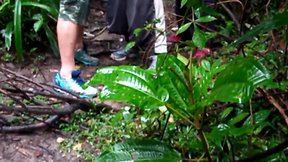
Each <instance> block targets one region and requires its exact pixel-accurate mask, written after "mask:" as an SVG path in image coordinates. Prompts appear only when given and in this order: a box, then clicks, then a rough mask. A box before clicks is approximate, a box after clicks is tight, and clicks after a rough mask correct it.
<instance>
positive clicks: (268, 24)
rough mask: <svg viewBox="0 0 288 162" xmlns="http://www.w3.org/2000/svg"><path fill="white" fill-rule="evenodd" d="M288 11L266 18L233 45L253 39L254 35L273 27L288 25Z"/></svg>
mask: <svg viewBox="0 0 288 162" xmlns="http://www.w3.org/2000/svg"><path fill="white" fill-rule="evenodd" d="M287 20H288V11H285V12H283V13H280V14H277V15H275V16H274V17H273V18H272V19H269V20H266V21H264V22H263V23H261V24H259V25H257V26H256V27H254V28H253V29H252V30H250V31H249V32H247V33H246V34H244V35H243V36H241V37H240V38H238V39H237V40H236V41H234V42H233V43H232V45H238V44H240V43H242V42H244V41H248V40H251V39H252V38H253V37H255V36H258V35H259V34H261V33H265V32H267V31H270V30H272V29H276V28H279V27H282V26H284V25H288V21H287Z"/></svg>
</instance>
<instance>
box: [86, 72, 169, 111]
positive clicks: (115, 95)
mask: <svg viewBox="0 0 288 162" xmlns="http://www.w3.org/2000/svg"><path fill="white" fill-rule="evenodd" d="M87 84H89V85H97V84H103V85H105V87H104V89H103V90H102V91H101V94H100V98H101V99H102V100H114V101H122V102H129V103H132V104H135V105H137V106H139V107H141V108H155V107H158V106H162V105H164V102H165V101H166V100H167V99H168V97H169V95H168V92H167V91H166V90H165V89H164V88H161V87H160V85H159V84H157V83H156V82H155V79H154V76H153V75H152V73H151V72H150V71H148V70H144V69H141V68H140V67H136V66H111V67H105V68H102V69H98V70H97V72H96V74H95V75H94V76H93V78H92V79H91V80H90V81H89V82H88V83H87Z"/></svg>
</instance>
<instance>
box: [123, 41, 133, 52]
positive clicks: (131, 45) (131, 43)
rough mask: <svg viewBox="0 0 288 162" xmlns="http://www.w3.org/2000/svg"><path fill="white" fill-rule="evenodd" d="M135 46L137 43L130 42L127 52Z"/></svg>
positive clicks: (127, 45) (126, 48) (126, 47)
mask: <svg viewBox="0 0 288 162" xmlns="http://www.w3.org/2000/svg"><path fill="white" fill-rule="evenodd" d="M135 44H136V42H135V41H131V42H129V43H128V44H126V46H125V50H126V51H128V50H130V49H131V48H133V47H134V46H135Z"/></svg>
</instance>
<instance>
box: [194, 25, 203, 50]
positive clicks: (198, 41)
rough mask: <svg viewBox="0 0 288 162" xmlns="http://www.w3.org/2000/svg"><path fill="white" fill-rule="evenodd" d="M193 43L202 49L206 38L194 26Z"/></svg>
mask: <svg viewBox="0 0 288 162" xmlns="http://www.w3.org/2000/svg"><path fill="white" fill-rule="evenodd" d="M192 40H193V43H194V44H195V45H196V46H197V47H199V48H201V49H204V48H205V45H206V36H205V33H204V32H203V31H202V30H200V29H199V28H198V27H197V26H196V25H195V26H194V34H193V38H192Z"/></svg>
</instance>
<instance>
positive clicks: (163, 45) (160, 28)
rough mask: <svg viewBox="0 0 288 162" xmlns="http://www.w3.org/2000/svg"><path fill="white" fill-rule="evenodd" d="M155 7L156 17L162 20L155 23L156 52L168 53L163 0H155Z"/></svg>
mask: <svg viewBox="0 0 288 162" xmlns="http://www.w3.org/2000/svg"><path fill="white" fill-rule="evenodd" d="M154 8H155V19H157V20H160V22H158V23H156V24H155V28H156V30H155V38H156V40H155V47H154V52H155V54H159V53H167V37H166V32H165V31H166V23H165V13H164V6H163V1H162V0H154Z"/></svg>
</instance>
